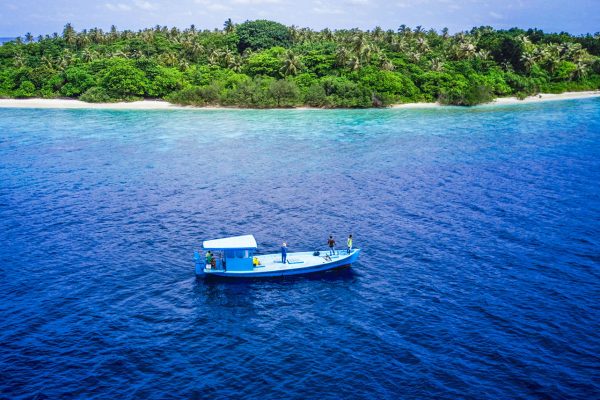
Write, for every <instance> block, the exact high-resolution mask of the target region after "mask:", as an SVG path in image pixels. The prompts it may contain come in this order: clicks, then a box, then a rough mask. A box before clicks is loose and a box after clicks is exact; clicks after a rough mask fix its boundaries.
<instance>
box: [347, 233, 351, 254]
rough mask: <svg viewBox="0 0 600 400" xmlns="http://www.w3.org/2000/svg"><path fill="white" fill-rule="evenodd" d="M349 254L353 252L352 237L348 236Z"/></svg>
mask: <svg viewBox="0 0 600 400" xmlns="http://www.w3.org/2000/svg"><path fill="white" fill-rule="evenodd" d="M347 244H348V254H350V253H351V252H352V235H350V236H348V241H347Z"/></svg>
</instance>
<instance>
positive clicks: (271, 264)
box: [196, 249, 360, 279]
mask: <svg viewBox="0 0 600 400" xmlns="http://www.w3.org/2000/svg"><path fill="white" fill-rule="evenodd" d="M359 254H360V249H354V250H352V252H351V253H350V254H347V252H346V251H345V250H341V251H339V252H338V253H337V255H334V256H333V257H329V256H328V254H327V252H321V255H319V256H314V255H313V253H289V254H288V256H287V258H288V262H290V260H291V262H290V263H289V264H288V263H286V264H282V263H281V261H280V260H281V254H266V255H261V256H257V258H258V259H259V261H260V262H261V265H259V266H258V267H255V268H253V270H252V271H227V270H225V271H224V270H207V269H204V270H202V271H201V272H202V273H201V274H198V272H200V271H199V269H198V268H196V274H197V275H199V276H205V277H211V276H213V277H221V278H245V279H247V278H268V277H280V276H294V275H305V274H313V273H317V272H324V271H329V270H332V269H336V268H341V267H345V266H349V265H351V264H352V263H354V262H356V260H357V259H358V255H359Z"/></svg>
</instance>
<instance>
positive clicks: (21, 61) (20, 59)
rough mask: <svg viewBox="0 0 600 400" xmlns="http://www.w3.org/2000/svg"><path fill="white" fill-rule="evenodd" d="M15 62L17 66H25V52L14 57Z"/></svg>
mask: <svg viewBox="0 0 600 400" xmlns="http://www.w3.org/2000/svg"><path fill="white" fill-rule="evenodd" d="M13 64H14V65H15V67H16V68H23V67H24V66H25V57H24V56H23V53H17V54H15V56H14V57H13Z"/></svg>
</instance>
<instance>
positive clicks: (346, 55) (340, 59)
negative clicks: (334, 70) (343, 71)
mask: <svg viewBox="0 0 600 400" xmlns="http://www.w3.org/2000/svg"><path fill="white" fill-rule="evenodd" d="M335 60H336V63H337V65H338V66H340V67H343V66H345V65H346V64H347V63H348V60H350V52H349V51H348V49H346V48H345V47H338V49H337V52H336V53H335Z"/></svg>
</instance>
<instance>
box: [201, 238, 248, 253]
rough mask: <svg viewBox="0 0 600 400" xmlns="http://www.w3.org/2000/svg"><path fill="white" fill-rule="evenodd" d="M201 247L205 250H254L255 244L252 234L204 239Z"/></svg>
mask: <svg viewBox="0 0 600 400" xmlns="http://www.w3.org/2000/svg"><path fill="white" fill-rule="evenodd" d="M202 247H204V249H205V250H255V249H256V247H257V246H256V239H254V236H252V235H244V236H233V237H228V238H222V239H214V240H205V241H204V243H202Z"/></svg>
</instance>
